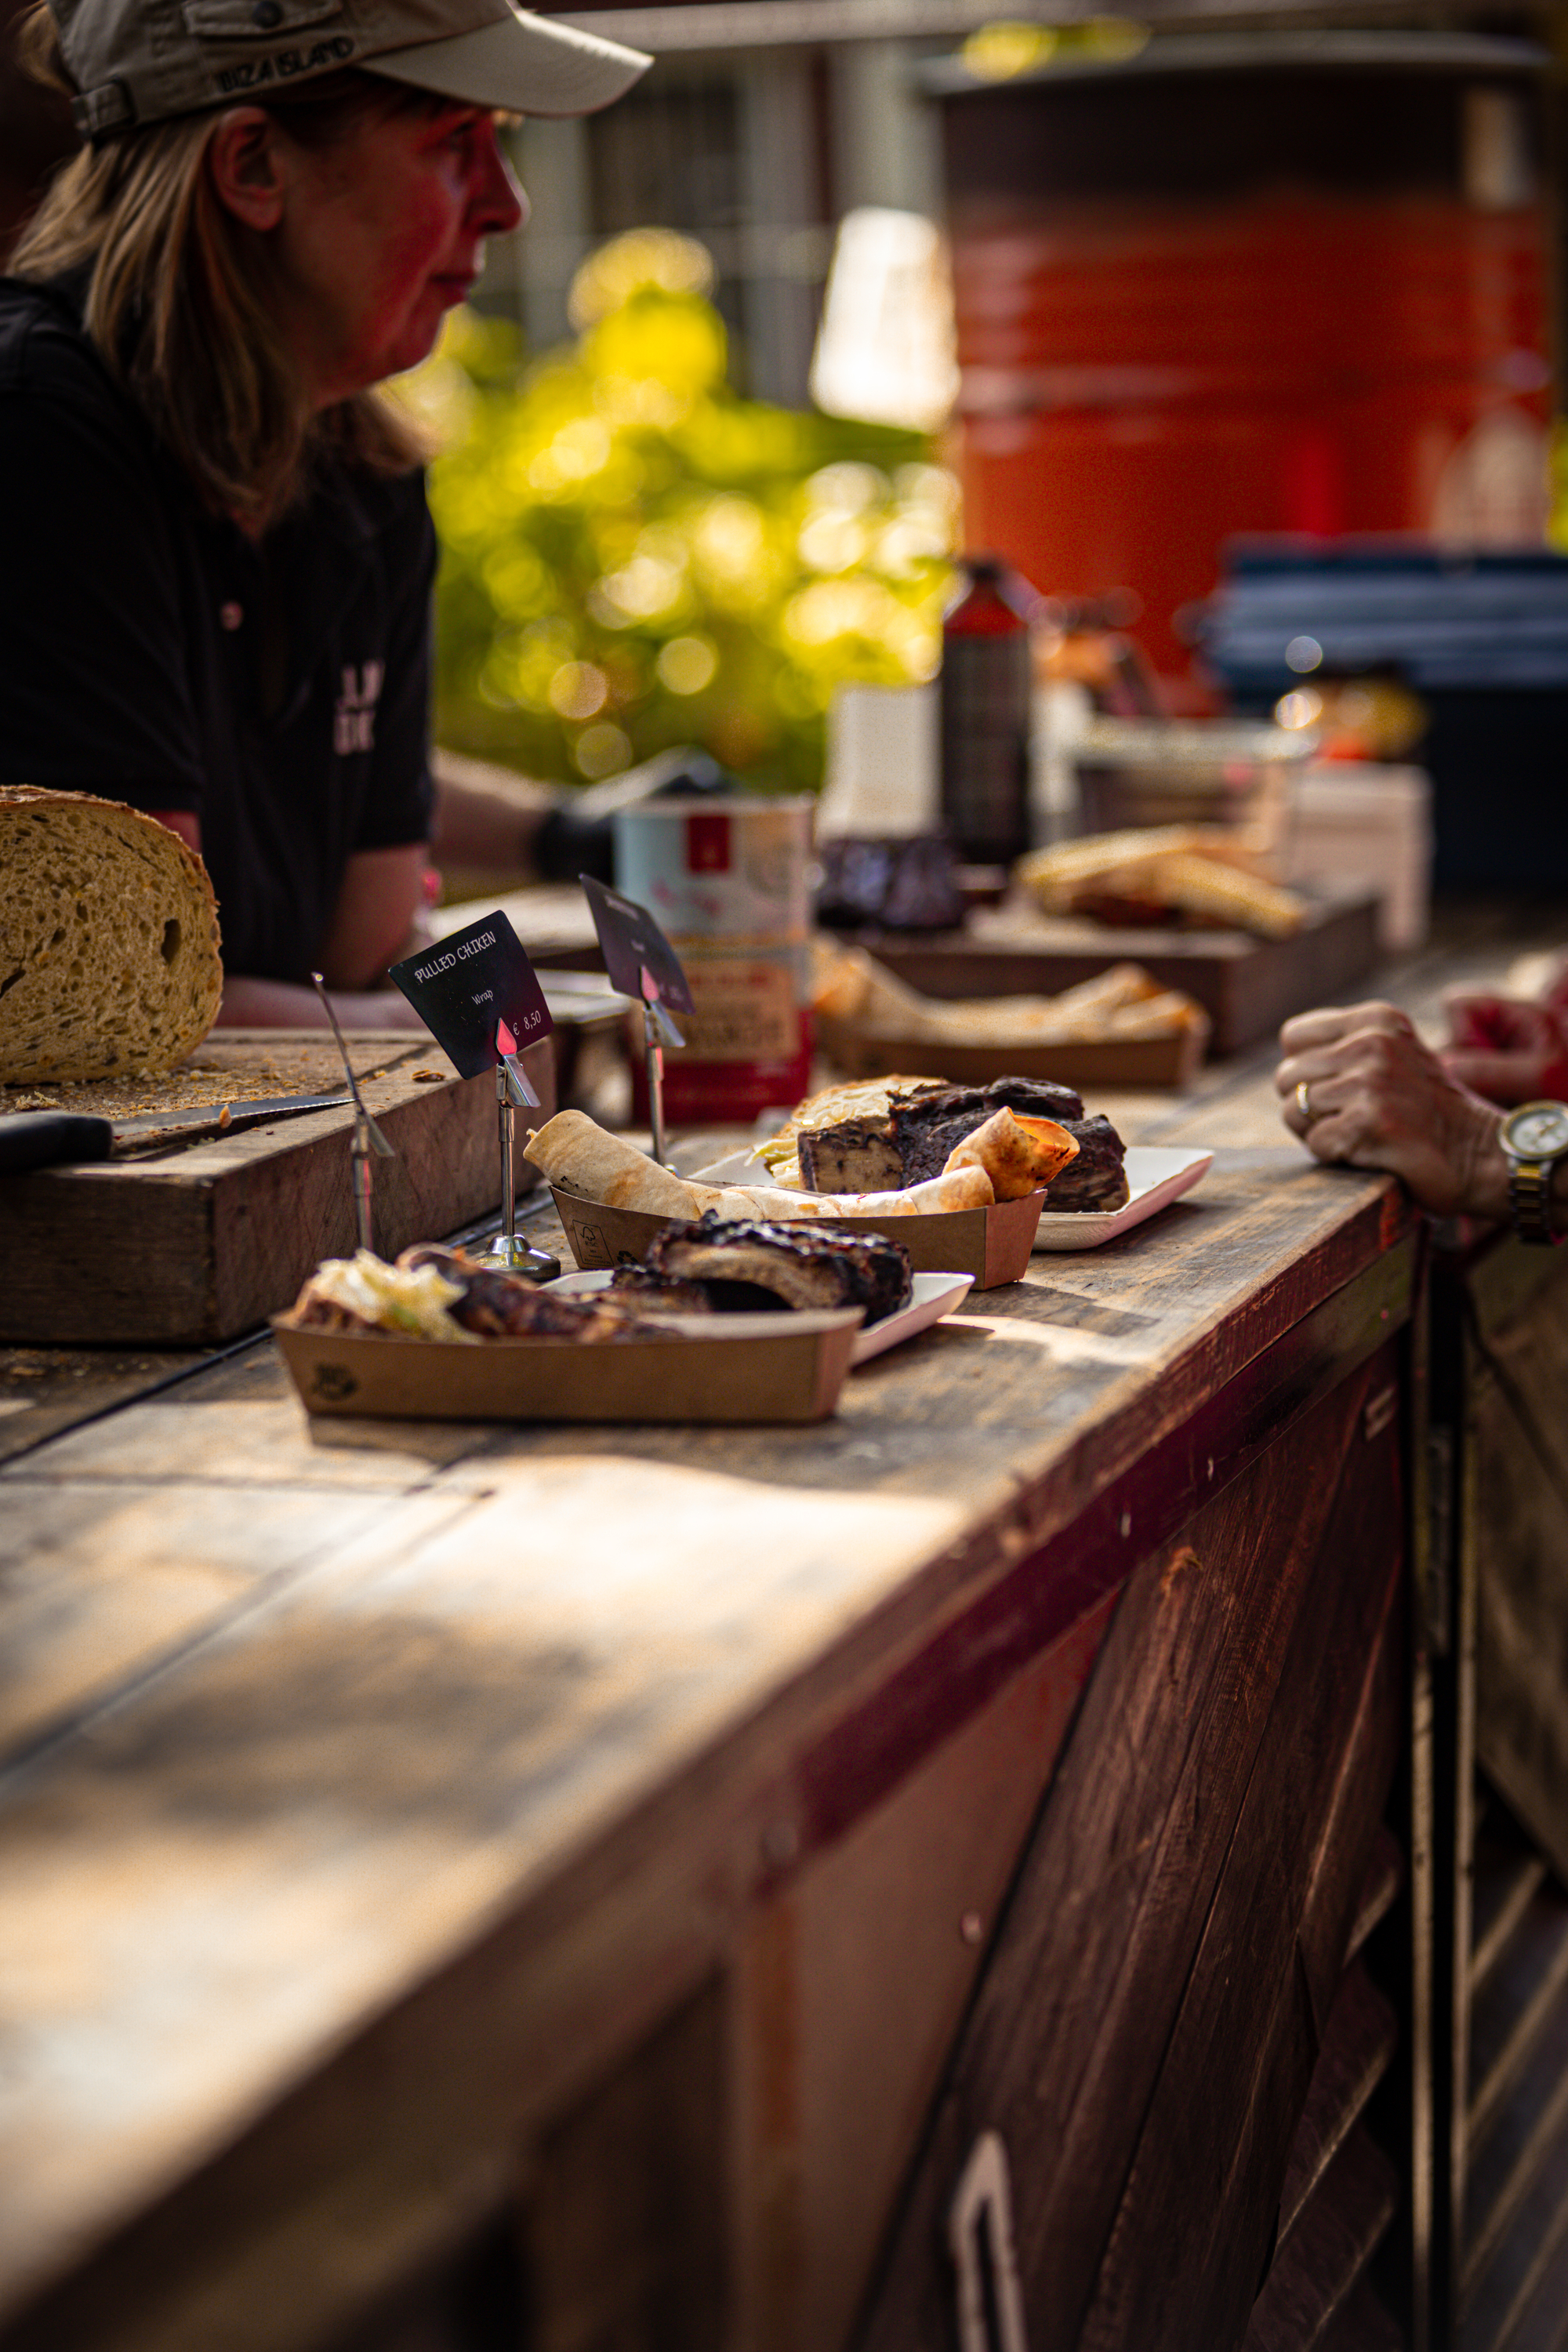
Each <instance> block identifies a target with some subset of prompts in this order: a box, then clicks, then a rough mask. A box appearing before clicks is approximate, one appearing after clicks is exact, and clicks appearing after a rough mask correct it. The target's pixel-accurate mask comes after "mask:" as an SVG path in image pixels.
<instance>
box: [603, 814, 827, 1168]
mask: <svg viewBox="0 0 1568 2352" xmlns="http://www.w3.org/2000/svg"><path fill="white" fill-rule="evenodd" d="M815 809H816V803H815V802H814V801H811V800H807V799H804V798H803V799H790V800H762V799H757V800H752V799H742V797H740V796H739V795H736V796H735V797H733V798H728V797H727V798H724V799H703V800H668V801H644V802H642V803H639V804H638V805H637V807H635V808H629V809H622V810H620V811H619V812H618V813H617V814H616V887H617V888H618V889H620V890H622V891H624V892H625V894H626V897H627V898H635V899H636V900H637V903H638V904H639V905H640V906H644V907H646V908H647V909H648V911H649V913H650V914H652V915H654V916H655V917H656V918H657V919H658V923H659V926H660V928H661V929H663V931H664V932H665V934H666V936H667V937H668V939H669V940H670V942H671V944H672V945H673V946H674V948H675V950H676V952H677V954H678V955H679V958H680V961H681V962H682V964H683V965H684V966H685V968H686V976H687V978H688V980H689V982H690V983H691V994H692V999H693V1002H694V1003H695V1005H696V1008H697V1010H696V1013H695V1014H690V1013H684V1014H682V1015H681V1016H680V1025H681V1028H682V1030H683V1032H684V1033H685V1036H686V1041H687V1042H686V1045H685V1046H684V1047H683V1048H681V1049H680V1050H679V1051H670V1052H668V1053H667V1054H666V1055H665V1080H664V1107H665V1117H666V1118H667V1119H668V1122H669V1124H670V1125H671V1126H672V1127H693V1126H700V1125H702V1124H704V1123H705V1122H707V1121H710V1120H712V1121H723V1122H731V1121H742V1120H748V1119H752V1118H755V1117H756V1116H757V1114H758V1112H759V1111H763V1110H768V1109H772V1108H774V1107H775V1106H777V1105H779V1104H790V1103H795V1102H798V1101H799V1100H800V1098H801V1097H802V1096H803V1095H804V1094H805V1092H806V1090H807V1087H808V1085H809V1082H810V1075H811V1026H810V1024H811V1015H810V1006H809V996H808V981H809V953H810V929H811V899H810V885H809V873H810V863H811V839H812V819H813V815H814V812H815ZM633 1072H634V1088H635V1089H636V1092H637V1097H638V1099H637V1110H638V1115H639V1116H646V1115H647V1105H646V1102H643V1101H642V1100H641V1098H640V1097H641V1076H640V1069H639V1066H638V1065H637V1062H636V1061H635V1060H634V1064H633Z"/></svg>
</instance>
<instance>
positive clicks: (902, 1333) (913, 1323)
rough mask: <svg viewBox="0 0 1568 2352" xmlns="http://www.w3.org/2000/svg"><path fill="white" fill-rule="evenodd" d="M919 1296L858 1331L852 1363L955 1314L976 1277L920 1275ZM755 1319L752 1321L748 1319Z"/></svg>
mask: <svg viewBox="0 0 1568 2352" xmlns="http://www.w3.org/2000/svg"><path fill="white" fill-rule="evenodd" d="M913 1280H914V1286H915V1295H914V1297H912V1298H911V1299H910V1303H909V1305H908V1306H907V1307H901V1308H900V1311H899V1313H898V1314H897V1315H889V1316H886V1317H884V1318H883V1320H882V1321H881V1322H880V1323H873V1324H872V1326H871V1328H870V1329H869V1330H868V1331H857V1333H856V1334H855V1348H854V1352H853V1353H852V1355H851V1356H850V1359H849V1361H850V1363H851V1364H868V1363H869V1362H870V1360H871V1359H872V1357H873V1356H879V1355H880V1354H881V1353H882V1351H883V1349H887V1348H896V1347H897V1346H898V1345H899V1343H900V1340H902V1339H913V1338H914V1336H915V1333H916V1332H917V1331H924V1330H927V1329H928V1328H930V1326H931V1324H933V1323H940V1322H941V1320H942V1317H943V1316H944V1315H951V1314H952V1310H953V1308H954V1307H956V1306H957V1305H958V1303H959V1300H960V1299H961V1298H962V1297H963V1295H964V1293H965V1291H966V1290H967V1289H968V1288H969V1286H970V1285H971V1284H972V1283H973V1280H974V1276H973V1275H972V1274H917V1275H916V1276H914V1277H913ZM609 1286H610V1275H609V1273H608V1272H607V1271H606V1270H605V1268H603V1267H600V1268H597V1269H596V1270H595V1271H593V1272H590V1273H584V1274H563V1275H558V1276H557V1277H556V1279H555V1280H554V1281H553V1282H547V1283H546V1284H545V1285H544V1287H545V1289H546V1290H607V1289H608V1288H609ZM748 1319H752V1318H748Z"/></svg>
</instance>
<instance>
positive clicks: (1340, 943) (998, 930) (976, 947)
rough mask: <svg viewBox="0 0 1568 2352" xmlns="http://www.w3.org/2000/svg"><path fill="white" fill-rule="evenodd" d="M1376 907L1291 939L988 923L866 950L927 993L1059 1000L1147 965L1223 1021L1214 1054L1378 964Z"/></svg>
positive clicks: (1321, 908) (877, 940) (1068, 923)
mask: <svg viewBox="0 0 1568 2352" xmlns="http://www.w3.org/2000/svg"><path fill="white" fill-rule="evenodd" d="M1378 906H1379V901H1378V900H1377V898H1375V897H1374V896H1373V895H1371V894H1369V893H1367V892H1365V891H1354V892H1349V893H1346V894H1344V895H1343V896H1342V897H1339V898H1334V899H1331V900H1327V901H1324V902H1322V903H1321V904H1319V905H1318V906H1316V907H1314V908H1313V909H1312V911H1311V913H1310V915H1309V916H1308V918H1307V920H1306V922H1305V923H1304V924H1303V925H1302V927H1301V929H1300V930H1299V931H1298V932H1297V933H1296V934H1295V935H1294V936H1293V937H1292V938H1290V939H1288V940H1255V939H1251V938H1249V937H1248V936H1247V934H1246V933H1244V932H1240V931H1202V930H1192V931H1183V930H1142V929H1131V930H1120V929H1118V930H1108V929H1105V928H1104V927H1103V926H1101V925H1099V924H1093V923H1086V922H1079V921H1072V920H1068V919H1051V918H1047V917H1045V916H1037V917H1033V918H1031V917H1028V916H1025V917H1022V918H1019V919H1003V918H1000V917H994V918H988V919H985V920H984V923H983V924H972V925H971V927H970V928H969V929H967V930H966V931H944V932H938V933H936V934H934V935H922V934H918V933H910V932H889V931H865V932H861V933H859V934H858V935H857V936H858V944H859V945H860V946H862V947H865V948H868V949H869V950H870V951H871V953H872V954H873V955H874V956H876V957H877V959H878V960H879V962H882V963H885V964H886V965H887V967H888V969H889V971H892V972H894V973H896V974H897V976H898V977H899V979H900V980H901V981H904V982H906V983H907V984H908V985H909V986H910V988H916V989H919V990H920V991H921V993H922V995H927V996H938V997H955V996H1026V995H1047V996H1048V995H1055V994H1056V993H1057V992H1058V990H1060V989H1064V988H1073V987H1076V986H1077V985H1078V983H1079V982H1080V981H1084V980H1092V979H1093V978H1094V977H1095V975H1096V973H1098V972H1101V971H1104V970H1105V968H1106V966H1107V965H1108V964H1111V963H1120V962H1132V963H1140V964H1142V966H1143V968H1144V970H1145V971H1148V972H1149V973H1150V974H1151V975H1152V977H1153V978H1154V979H1155V980H1157V981H1158V982H1159V983H1160V985H1161V987H1162V988H1182V989H1185V991H1186V992H1187V994H1188V995H1189V996H1194V997H1196V999H1197V1001H1198V1003H1200V1004H1202V1005H1203V1006H1204V1007H1205V1011H1206V1012H1207V1013H1208V1015H1209V1018H1210V1020H1211V1021H1212V1022H1213V1023H1214V1036H1213V1040H1212V1051H1213V1052H1214V1053H1215V1055H1225V1054H1236V1053H1239V1052H1240V1051H1241V1050H1242V1048H1243V1047H1244V1046H1247V1045H1256V1044H1257V1043H1258V1040H1259V1039H1260V1038H1266V1037H1267V1038H1271V1037H1272V1036H1273V1034H1274V1033H1275V1031H1276V1030H1277V1029H1278V1028H1279V1024H1280V1023H1281V1022H1282V1021H1287V1020H1289V1017H1290V1015H1291V1013H1301V1012H1305V1011H1306V1010H1307V1008H1308V1007H1309V1006H1310V1005H1314V1004H1323V1003H1331V1001H1332V1000H1333V999H1334V998H1335V997H1336V996H1338V995H1339V994H1340V993H1341V992H1342V990H1344V989H1345V988H1347V987H1349V986H1350V985H1351V984H1352V982H1356V981H1359V980H1361V979H1363V978H1364V977H1365V975H1366V974H1367V973H1368V972H1369V971H1373V968H1374V967H1375V966H1376V964H1377V963H1378V961H1379V959H1380V951H1379V948H1378V942H1377V915H1378Z"/></svg>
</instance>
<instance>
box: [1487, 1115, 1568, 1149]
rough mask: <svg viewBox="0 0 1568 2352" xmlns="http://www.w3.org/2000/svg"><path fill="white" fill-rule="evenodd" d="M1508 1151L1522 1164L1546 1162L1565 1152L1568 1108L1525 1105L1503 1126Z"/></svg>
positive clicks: (1567, 1131) (1567, 1138)
mask: <svg viewBox="0 0 1568 2352" xmlns="http://www.w3.org/2000/svg"><path fill="white" fill-rule="evenodd" d="M1502 1131H1503V1139H1504V1140H1505V1142H1506V1143H1507V1145H1508V1147H1509V1150H1510V1151H1512V1152H1514V1153H1515V1154H1517V1155H1518V1156H1519V1157H1520V1158H1521V1159H1524V1160H1547V1159H1552V1158H1554V1157H1555V1156H1556V1154H1557V1153H1558V1152H1560V1151H1563V1150H1568V1105H1564V1104H1563V1103H1526V1104H1525V1106H1524V1108H1523V1109H1522V1110H1516V1111H1515V1112H1514V1113H1513V1114H1512V1116H1511V1117H1510V1118H1505V1119H1504V1121H1503V1126H1502Z"/></svg>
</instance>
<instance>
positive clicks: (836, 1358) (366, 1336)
mask: <svg viewBox="0 0 1568 2352" xmlns="http://www.w3.org/2000/svg"><path fill="white" fill-rule="evenodd" d="M693 1319H694V1320H695V1318H693ZM670 1320H671V1324H672V1326H674V1327H676V1328H674V1329H673V1330H672V1332H671V1333H669V1334H667V1335H665V1336H663V1337H661V1338H659V1339H613V1340H584V1339H480V1340H479V1341H477V1342H476V1343H475V1344H474V1345H472V1346H468V1345H466V1344H464V1343H463V1342H462V1341H460V1340H442V1339H404V1338H401V1337H399V1336H398V1335H397V1334H395V1333H394V1332H389V1331H346V1332H340V1331H321V1330H313V1329H300V1328H298V1327H297V1326H296V1325H294V1324H292V1323H290V1322H289V1319H288V1318H287V1317H285V1316H279V1317H276V1318H274V1320H273V1325H272V1328H273V1331H274V1333H275V1334H276V1336H277V1340H278V1345H279V1349H281V1351H282V1355H283V1360H284V1362H285V1363H286V1364H287V1365H288V1367H289V1376H290V1378H291V1379H292V1381H293V1382H294V1385H295V1387H296V1388H297V1389H298V1390H299V1391H300V1401H301V1402H302V1403H303V1404H304V1406H305V1408H306V1410H307V1412H312V1413H348V1414H355V1415H369V1416H371V1417H373V1418H376V1419H380V1418H388V1419H392V1420H399V1421H598V1422H656V1421H662V1422H671V1421H674V1422H721V1423H738V1422H804V1421H822V1420H824V1419H826V1416H827V1414H828V1413H830V1412H832V1411H833V1409H834V1406H835V1405H836V1404H837V1402H838V1391H839V1390H840V1389H841V1388H842V1387H843V1385H844V1376H845V1374H846V1373H847V1370H848V1369H849V1360H850V1354H851V1351H852V1349H853V1348H854V1345H855V1335H856V1333H857V1332H858V1329H859V1328H860V1322H861V1312H860V1309H859V1308H858V1307H850V1308H843V1307H840V1308H837V1309H836V1310H835V1311H834V1312H832V1313H830V1314H804V1315H790V1316H787V1317H786V1316H779V1315H728V1316H725V1317H724V1318H723V1319H722V1325H721V1328H719V1329H714V1328H711V1327H710V1326H708V1325H706V1324H703V1325H700V1326H699V1328H696V1329H693V1328H691V1326H690V1325H689V1324H688V1323H687V1322H686V1321H685V1319H684V1318H679V1317H672V1318H670Z"/></svg>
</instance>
